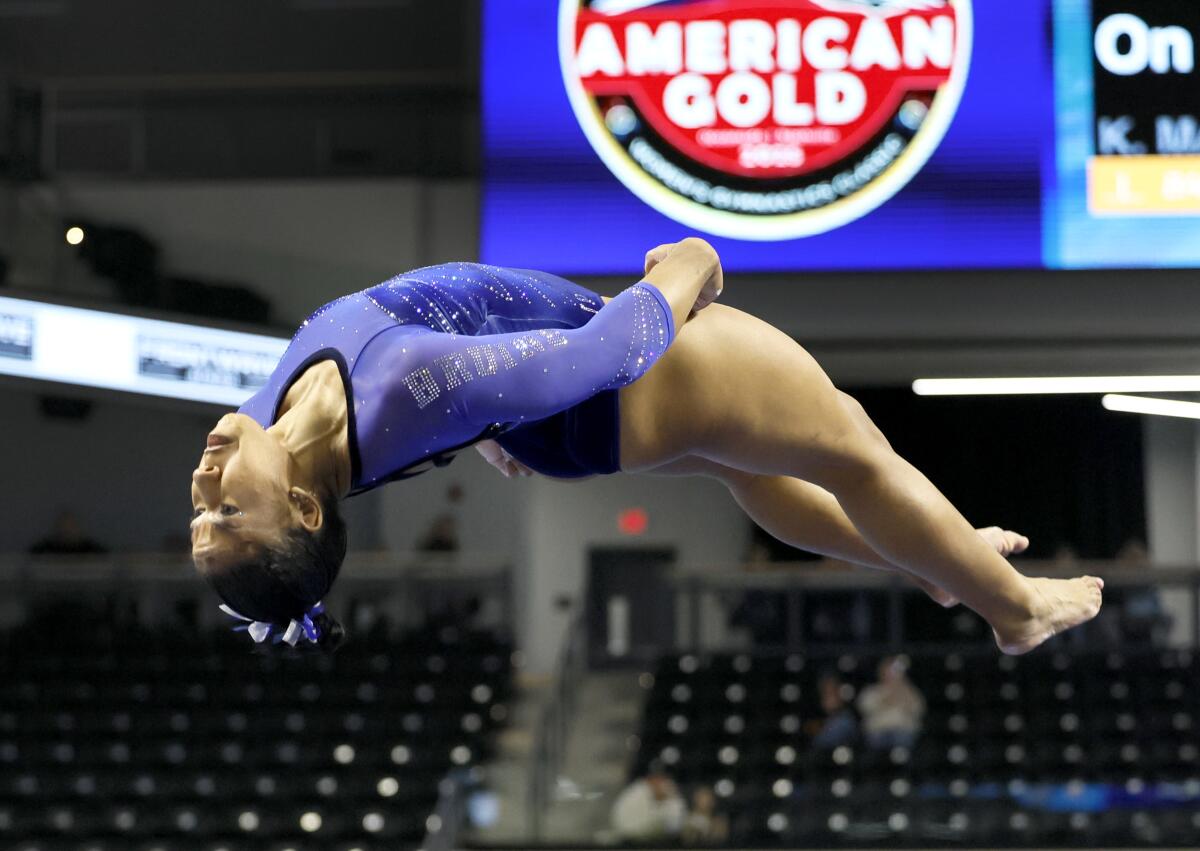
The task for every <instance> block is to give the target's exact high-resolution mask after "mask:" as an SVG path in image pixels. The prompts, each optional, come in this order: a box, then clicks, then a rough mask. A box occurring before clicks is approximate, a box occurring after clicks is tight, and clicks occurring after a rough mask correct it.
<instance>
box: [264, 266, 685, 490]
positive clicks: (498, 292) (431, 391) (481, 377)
mask: <svg viewBox="0 0 1200 851" xmlns="http://www.w3.org/2000/svg"><path fill="white" fill-rule="evenodd" d="M673 337H674V324H673V321H672V318H671V309H670V306H669V305H668V304H667V302H666V300H665V299H664V298H663V296H662V294H661V293H660V292H659V291H658V290H657V289H656V288H655V287H654V286H653V285H651V284H648V283H646V282H644V281H643V282H641V283H638V284H635V285H634V286H632V287H630V288H628V289H626V290H625V291H623V292H622V293H620V294H619V295H618V296H617V297H616V298H614V299H612V301H610V302H609V303H608V304H604V302H603V300H602V299H601V298H600V297H599V296H597V295H596V294H595V293H592V292H589V291H588V290H585V289H583V288H582V287H579V286H576V285H575V284H572V283H571V282H570V281H566V280H563V279H562V278H557V277H555V276H553V275H548V274H545V273H542V272H533V271H527V270H522V269H504V268H500V267H496V266H484V265H480V264H476V263H451V264H446V265H442V266H430V267H427V268H424V269H417V270H414V271H412V272H406V273H404V274H402V275H398V276H396V277H395V278H392V279H390V280H388V281H385V282H383V283H382V284H379V285H378V286H374V287H371V288H369V289H366V290H363V291H362V292H358V293H354V294H352V295H348V296H344V297H342V298H339V299H337V300H336V301H332V302H330V303H329V304H327V305H325V306H323V307H321V308H320V309H318V310H317V311H316V312H315V313H313V314H312V316H310V317H309V318H308V319H307V320H305V322H304V324H303V325H301V326H300V328H299V329H298V330H297V331H296V334H295V336H294V337H293V338H292V341H291V344H290V345H289V346H288V348H287V351H285V352H284V355H283V357H282V358H281V359H280V362H279V364H278V366H276V368H275V371H274V372H273V373H272V374H271V377H270V379H269V380H268V381H267V384H266V385H265V386H264V387H263V388H262V389H261V390H260V391H259V392H258V393H256V394H255V395H254V396H253V397H252V398H251V399H250V400H249V401H248V402H246V404H245V405H243V406H242V407H241V408H240V411H241V412H242V413H244V414H247V415H249V416H251V417H253V418H254V419H255V420H257V421H258V422H259V423H260V424H261V425H262V426H263V427H264V428H265V427H267V426H269V425H271V424H272V423H274V422H275V420H276V418H277V417H278V413H279V406H280V403H281V402H282V400H283V397H284V394H285V393H286V392H287V390H288V389H289V388H290V387H291V385H292V383H293V382H294V381H295V380H296V378H298V377H299V376H300V374H301V373H302V372H303V371H304V370H305V369H306V368H307V367H309V366H311V365H312V364H314V363H316V362H318V361H322V360H333V361H334V362H335V363H336V364H337V365H338V369H339V370H340V371H341V375H342V381H343V384H344V385H345V387H346V403H347V407H348V410H349V414H350V421H349V432H350V456H351V467H352V475H351V491H350V493H351V494H355V493H361V492H363V491H366V490H369V489H371V488H374V487H378V486H379V485H382V484H384V483H385V482H389V481H394V480H396V479H400V478H406V477H407V476H410V475H415V474H416V473H417V472H423V471H424V470H423V469H422V468H427V466H428V465H430V464H431V463H432V464H436V465H439V466H440V465H441V464H444V463H449V459H450V458H451V457H453V453H454V452H456V451H457V450H459V449H462V448H463V447H465V446H469V445H470V444H472V443H475V442H477V441H479V440H482V439H484V438H489V437H497V438H499V439H500V440H501V443H502V445H505V446H506V448H509V449H510V451H512V452H513V454H515V455H516V456H517V457H518V459H519V460H522V461H526V462H533V463H532V464H531V466H534V467H535V469H539V470H540V471H543V472H550V473H558V472H560V471H565V472H563V474H565V475H576V474H580V473H586V472H591V471H589V470H580V471H576V470H575V469H574V468H573V467H572V464H571V462H570V459H567V458H555V457H539V458H535V457H533V456H534V455H535V454H537V453H534V452H533V450H532V449H529V450H528V452H529V457H523V455H522V448H523V447H532V446H534V445H538V446H542V444H544V442H545V441H544V439H542V436H541V435H540V434H539V432H538V430H539V429H541V431H542V432H545V430H546V429H545V424H547V423H549V422H551V418H552V417H553V416H554V415H556V414H560V413H561V412H564V411H569V410H575V409H580V408H582V406H583V405H584V403H586V402H587V401H588V400H589V399H594V398H595V397H597V396H600V395H602V394H605V393H606V392H608V391H614V390H615V388H618V387H622V386H624V385H626V384H629V383H631V382H633V381H635V380H637V379H638V378H639V377H641V376H642V375H643V374H644V373H645V372H646V370H648V369H649V368H650V367H651V365H653V364H654V362H655V361H656V360H657V359H658V358H659V357H660V356H661V355H662V354H663V352H665V351H666V349H667V347H668V346H669V345H670V344H671V340H672V339H673ZM612 395H613V396H614V397H615V394H612ZM531 437H532V438H536V439H534V440H530V439H529V438H531ZM541 454H542V455H545V451H544V446H543V448H542V451H541ZM575 466H578V465H575ZM603 472H612V470H611V469H608V470H603Z"/></svg>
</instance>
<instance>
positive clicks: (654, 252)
mask: <svg viewBox="0 0 1200 851" xmlns="http://www.w3.org/2000/svg"><path fill="white" fill-rule="evenodd" d="M674 247H675V243H673V242H666V243H663V244H662V245H659V246H656V247H655V248H651V249H650V250H649V251H647V252H646V272H645V274H647V275H649V274H650V270H651V269H653V268H654V267H655V266H657V265H658V264H659V263H661V262H662V261H664V260H666V259H667V255H668V254H670V253H671V249H673V248H674Z"/></svg>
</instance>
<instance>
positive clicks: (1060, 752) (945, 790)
mask: <svg viewBox="0 0 1200 851" xmlns="http://www.w3.org/2000/svg"><path fill="white" fill-rule="evenodd" d="M877 661H878V657H866V656H854V655H842V656H834V657H828V658H819V657H807V658H806V657H804V656H799V655H790V656H773V657H772V656H762V655H758V656H755V655H717V656H710V657H699V656H692V655H683V656H669V657H664V658H662V659H661V660H660V661H659V663H658V664H657V668H656V670H655V672H654V673H653V675H652V676H648V675H644V676H643V684H644V685H646V686H647V688H648V689H649V694H648V699H647V702H646V706H645V713H644V718H643V723H642V729H641V732H640V739H641V745H640V749H639V753H638V759H637V763H636V765H635V767H634V772H635V775H636V774H640V773H641V772H642V771H643V770H644V769H645V767H646V765H647V764H648V763H649V762H650V761H651V760H653V759H657V760H661V761H662V762H663V763H665V764H666V769H667V771H668V773H670V774H672V775H673V776H674V778H675V779H676V780H677V781H678V783H679V784H680V786H681V787H682V788H683V790H684V791H685V793H686V791H687V789H688V788H691V787H694V786H697V785H708V786H711V787H712V788H713V789H714V790H715V792H716V794H717V796H718V800H719V801H721V802H722V809H723V811H724V812H725V813H726V814H728V815H729V817H730V823H731V835H730V839H729V841H730V843H731V844H733V845H738V846H746V845H751V846H772V845H774V846H788V847H823V848H827V847H870V846H875V847H902V846H919V847H937V846H944V847H945V846H956V847H961V846H972V845H974V846H976V847H997V846H1003V845H1008V846H1027V847H1028V846H1037V847H1086V848H1098V847H1114V846H1121V847H1151V846H1164V845H1165V846H1172V847H1193V846H1196V845H1200V739H1198V738H1197V724H1198V723H1200V688H1197V684H1198V682H1200V680H1198V676H1200V658H1197V657H1195V656H1193V655H1192V654H1191V653H1190V652H1186V651H1175V650H1157V651H1155V650H1148V651H1146V652H1141V653H1138V654H1130V655H1119V654H1114V653H1107V654H1094V655H1082V656H1079V655H1074V656H1071V655H1065V654H1062V653H1054V652H1051V651H1049V650H1043V651H1042V652H1039V653H1034V654H1032V655H1030V656H1025V657H1020V658H1013V657H1005V656H1000V655H999V654H996V653H995V652H988V653H980V654H972V655H957V654H950V655H940V656H917V657H914V658H912V659H911V668H910V672H909V676H910V679H911V680H912V681H913V683H914V684H915V685H916V686H917V687H918V688H919V689H920V690H921V691H922V693H923V694H924V695H925V697H926V701H927V704H928V712H927V714H926V717H925V723H924V729H923V732H922V734H921V736H920V738H919V739H918V740H917V742H916V743H915V745H914V746H913V748H912V749H911V750H909V749H902V748H896V749H892V750H891V751H888V752H873V751H870V750H868V749H867V748H865V747H864V746H863V745H862V743H861V742H856V743H855V744H853V745H844V746H841V747H837V748H834V749H832V750H825V751H821V750H818V749H815V748H814V747H812V745H811V735H810V733H811V728H810V727H809V725H808V723H807V722H809V720H810V719H814V718H819V717H820V713H821V710H820V706H819V701H818V698H817V688H816V684H817V679H818V677H819V676H820V675H821V674H822V673H824V672H826V671H832V672H835V673H837V674H838V675H839V676H840V677H841V678H842V680H843V682H844V683H845V686H844V687H843V688H844V693H847V694H848V695H849V696H851V697H852V696H853V693H854V692H855V691H856V690H857V689H860V688H861V687H862V686H863V685H865V684H867V683H869V682H871V681H873V680H874V677H875V670H876V664H877ZM997 837H1003V838H1002V839H997Z"/></svg>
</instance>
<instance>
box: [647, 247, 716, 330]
mask: <svg viewBox="0 0 1200 851" xmlns="http://www.w3.org/2000/svg"><path fill="white" fill-rule="evenodd" d="M684 242H688V243H693V244H695V245H698V246H702V247H703V248H704V249H705V250H706V251H709V252H711V253H712V256H713V258H714V259H715V260H716V261H717V262H716V268H715V269H714V270H713V273H712V277H710V278H709V279H708V280H707V281H705V283H704V286H703V287H702V288H701V289H700V295H698V296H697V297H696V303H695V305H693V306H692V313H695V312H696V311H698V310H703V309H704V308H706V307H708V306H709V305H710V304H712V303H713V302H714V301H716V300H717V297H718V296H720V295H721V291H722V290H723V289H724V288H725V276H724V273H723V272H722V271H721V260H720V258H719V257H717V250H716V249H715V248H713V247H712V246H711V245H709V244H708V243H707V242H705V241H704V240H702V239H699V238H697V237H690V238H689V239H686V240H683V242H667V243H664V244H663V245H659V246H657V247H656V248H651V249H650V250H649V251H647V252H646V270H645V272H644V273H643V274H646V275H649V274H650V270H651V269H653V268H654V267H655V266H657V265H658V264H659V263H661V262H662V261H664V260H666V259H667V255H669V254H670V253H671V252H672V251H674V250H675V249H676V248H677V247H678V246H680V245H682V244H683V243H684Z"/></svg>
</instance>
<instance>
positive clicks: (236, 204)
mask: <svg viewBox="0 0 1200 851" xmlns="http://www.w3.org/2000/svg"><path fill="white" fill-rule="evenodd" d="M476 194H477V190H476V187H475V185H474V184H473V183H471V182H468V181H438V182H436V183H435V182H427V181H419V180H413V179H400V178H393V179H378V180H324V181H315V180H309V181H205V182H196V181H174V182H155V181H146V182H134V181H101V180H70V181H60V182H58V183H56V184H53V185H39V186H31V187H27V188H25V189H24V190H22V192H21V197H20V199H19V202H18V203H19V204H20V205H21V207H22V209H23V210H24V211H25V216H24V225H23V227H24V231H25V232H24V234H23V239H22V242H21V244H20V245H19V246H18V250H19V252H20V253H19V258H20V259H21V260H22V261H23V262H22V263H21V265H20V268H19V269H18V270H17V271H18V274H19V276H20V281H19V283H20V284H21V285H22V286H27V287H30V288H38V287H39V285H42V286H44V282H45V279H46V277H48V276H49V277H52V278H57V286H58V287H59V288H63V289H66V290H67V291H70V292H75V293H77V294H79V295H84V296H87V295H94V296H97V297H99V296H102V295H103V294H104V293H105V292H106V285H104V284H103V283H102V282H98V281H94V280H92V279H90V277H89V276H88V275H87V273H86V271H85V270H84V269H83V268H82V267H81V266H80V265H78V264H75V265H73V264H71V263H69V262H68V258H69V257H70V253H69V249H68V248H67V247H66V246H65V245H64V244H63V241H62V232H61V231H62V229H61V227H60V226H59V224H58V222H59V220H60V219H61V218H63V217H65V218H68V219H69V218H70V217H72V216H79V217H82V218H85V219H86V218H90V219H93V220H95V221H96V222H97V223H99V224H109V225H124V226H129V227H134V228H137V229H139V230H141V231H142V232H143V233H145V234H146V235H147V236H149V237H150V238H151V239H153V240H154V241H155V242H157V243H158V245H159V247H160V249H161V251H162V255H161V259H162V267H163V269H164V271H166V272H168V273H172V274H182V275H195V276H198V277H206V278H213V279H218V280H224V281H237V282H241V283H243V284H245V285H246V286H249V287H250V288H252V289H254V290H257V291H258V292H260V293H262V294H263V295H265V296H267V297H268V298H270V299H271V301H272V302H273V304H274V305H275V308H276V317H277V318H278V319H279V320H280V321H282V322H285V323H286V322H298V321H299V320H301V319H303V318H304V317H305V316H306V315H307V314H308V313H309V312H310V311H311V310H312V309H314V308H316V307H318V306H320V305H321V304H323V303H324V302H326V301H329V300H330V299H332V298H334V297H336V296H339V295H342V294H344V293H347V292H353V291H354V290H358V289H362V288H364V287H367V286H371V285H372V284H375V283H378V282H379V281H382V280H384V279H385V278H388V277H391V276H392V275H394V274H396V273H397V272H402V271H404V270H406V269H410V268H414V267H416V266H422V265H427V264H429V263H436V262H441V261H443V260H457V259H462V258H470V257H472V256H474V253H475V245H476V242H477V239H476V230H475V221H476V217H475V215H474V212H473V211H474V208H475V205H476V201H475V196H476Z"/></svg>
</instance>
